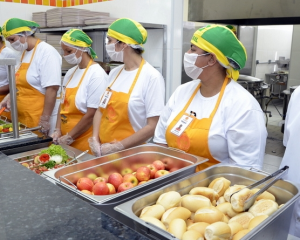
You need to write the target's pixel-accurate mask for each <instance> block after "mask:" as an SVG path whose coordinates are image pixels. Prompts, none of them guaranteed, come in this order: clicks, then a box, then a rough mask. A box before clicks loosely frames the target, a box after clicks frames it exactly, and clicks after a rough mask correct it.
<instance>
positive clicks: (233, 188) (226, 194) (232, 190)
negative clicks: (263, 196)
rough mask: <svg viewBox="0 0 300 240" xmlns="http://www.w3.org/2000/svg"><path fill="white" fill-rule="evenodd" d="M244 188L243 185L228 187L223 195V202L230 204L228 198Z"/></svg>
mask: <svg viewBox="0 0 300 240" xmlns="http://www.w3.org/2000/svg"><path fill="white" fill-rule="evenodd" d="M244 187H246V186H245V185H233V186H231V187H229V188H228V189H227V190H226V191H225V193H224V198H225V201H226V202H230V196H231V195H232V194H233V193H234V192H236V191H238V190H241V189H242V188H244Z"/></svg>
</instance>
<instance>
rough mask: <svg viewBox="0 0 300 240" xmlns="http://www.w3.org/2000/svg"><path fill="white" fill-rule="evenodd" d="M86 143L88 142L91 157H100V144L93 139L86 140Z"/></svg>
mask: <svg viewBox="0 0 300 240" xmlns="http://www.w3.org/2000/svg"><path fill="white" fill-rule="evenodd" d="M88 142H89V145H90V149H91V150H92V153H93V155H94V156H96V157H100V156H101V146H100V142H99V141H98V140H97V139H96V138H95V137H90V138H89V139H88Z"/></svg>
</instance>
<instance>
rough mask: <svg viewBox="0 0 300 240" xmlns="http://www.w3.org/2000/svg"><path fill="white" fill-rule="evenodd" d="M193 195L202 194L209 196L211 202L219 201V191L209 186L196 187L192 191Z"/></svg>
mask: <svg viewBox="0 0 300 240" xmlns="http://www.w3.org/2000/svg"><path fill="white" fill-rule="evenodd" d="M190 194H191V195H202V196H204V197H207V198H209V200H210V201H211V202H213V201H217V200H218V199H219V195H218V193H217V192H216V191H215V190H213V189H211V188H207V187H195V188H193V189H192V190H191V191H190Z"/></svg>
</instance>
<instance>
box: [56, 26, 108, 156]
mask: <svg viewBox="0 0 300 240" xmlns="http://www.w3.org/2000/svg"><path fill="white" fill-rule="evenodd" d="M92 42H93V41H92V40H91V39H90V38H89V36H88V35H87V34H85V33H84V32H83V31H81V30H79V29H70V30H69V31H68V32H66V33H65V34H64V35H63V36H62V39H61V47H62V49H63V51H64V58H65V60H66V61H67V62H68V63H70V64H76V66H75V67H73V68H71V69H70V70H69V71H68V72H67V74H66V75H65V78H64V82H63V90H62V97H61V106H60V114H59V115H58V119H57V124H56V129H55V131H54V133H53V135H52V137H53V141H54V143H58V144H67V145H71V146H72V147H74V148H77V149H79V150H82V151H85V150H87V149H89V145H88V138H89V137H91V136H92V123H93V117H94V114H95V112H96V110H97V108H98V105H99V102H100V96H101V95H102V93H103V92H104V91H105V88H106V86H107V84H108V82H107V74H106V73H105V72H104V70H103V69H102V68H101V67H100V65H99V64H97V63H96V62H94V61H93V59H94V58H97V56H96V53H95V52H94V50H93V49H92V48H91V44H92Z"/></svg>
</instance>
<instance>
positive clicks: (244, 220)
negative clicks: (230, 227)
mask: <svg viewBox="0 0 300 240" xmlns="http://www.w3.org/2000/svg"><path fill="white" fill-rule="evenodd" d="M252 218H254V216H253V215H252V213H249V212H244V213H240V214H238V215H236V216H234V217H233V218H231V219H230V220H229V222H228V224H230V223H233V222H238V223H240V224H241V225H242V227H243V228H244V229H246V228H248V225H249V222H250V220H251V219H252Z"/></svg>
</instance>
